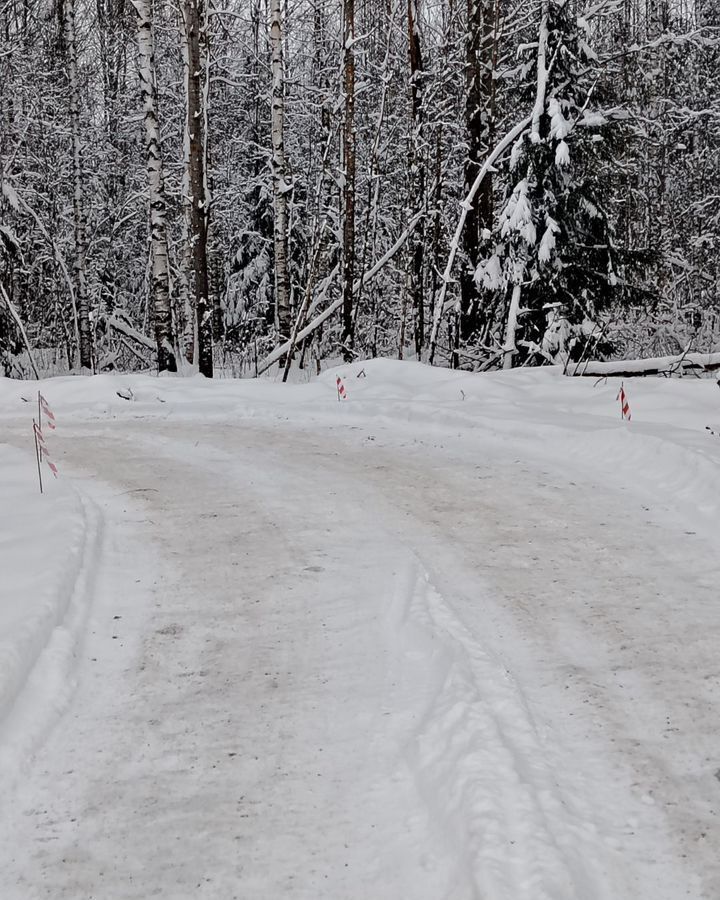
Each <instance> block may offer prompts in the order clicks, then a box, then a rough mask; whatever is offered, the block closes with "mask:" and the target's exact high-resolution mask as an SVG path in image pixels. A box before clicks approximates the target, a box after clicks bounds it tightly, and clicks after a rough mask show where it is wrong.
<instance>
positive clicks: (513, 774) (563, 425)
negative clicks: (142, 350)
mask: <svg viewBox="0 0 720 900" xmlns="http://www.w3.org/2000/svg"><path fill="white" fill-rule="evenodd" d="M337 373H339V374H341V375H342V376H343V377H344V379H345V385H346V389H347V393H348V400H347V401H344V402H338V400H337V394H336V388H335V376H336V374H337ZM618 386H619V382H617V381H613V380H612V379H610V380H608V381H600V382H596V381H595V380H594V379H568V378H563V377H562V376H561V374H560V373H559V372H557V371H554V370H540V371H533V372H531V371H519V372H510V373H504V374H498V375H486V376H472V375H467V374H459V373H453V372H448V371H445V370H437V369H430V368H427V367H423V366H420V365H416V364H412V363H397V362H390V361H382V360H378V361H374V362H372V363H363V364H356V365H353V366H349V367H340V368H338V369H337V370H332V371H328V372H327V373H325V374H324V375H323V376H321V377H320V378H319V379H317V380H313V381H310V382H309V383H307V384H295V385H281V384H275V383H272V381H270V380H267V381H260V382H251V381H240V382H238V381H220V382H216V383H210V382H206V381H203V380H201V379H180V378H162V379H156V378H155V379H154V378H147V377H139V376H133V377H126V376H100V377H96V378H92V379H87V378H64V379H52V380H49V381H47V382H44V383H43V384H42V385H41V389H42V391H43V393H44V395H45V396H46V397H47V399H48V400H49V402H50V404H51V406H52V407H53V409H54V411H55V414H56V416H57V420H58V428H57V431H56V432H55V433H53V434H52V436H51V437H50V438H49V442H51V444H52V449H53V452H54V459H55V461H56V462H57V464H58V467H59V469H60V478H59V479H58V481H57V482H55V481H53V479H52V478H51V476H50V473H49V472H47V473H46V479H45V482H46V487H47V491H46V493H45V494H44V495H43V496H42V497H40V496H39V494H38V493H37V486H36V481H34V480H33V479H36V469H35V458H34V451H33V448H32V437H31V428H30V426H31V419H32V409H33V408H34V399H35V397H36V391H37V385H35V384H30V383H18V382H10V381H0V436H1V437H0V498H1V501H2V513H3V515H2V518H1V519H0V573H2V574H1V578H0V625H1V626H2V630H1V631H0V763H1V766H0V797H1V798H2V805H1V806H0V897H2V898H3V900H32V898H36V897H38V898H39V897H48V898H68V900H69V898H73V900H76V898H81V897H98V898H103V900H115V898H118V900H119V898H137V900H139V898H143V900H145V898H148V897H153V896H161V897H167V898H173V900H185V898H188V900H189V898H201V897H207V898H217V900H226V898H233V897H236V898H242V900H275V898H281V897H282V898H285V897H287V898H292V900H300V898H302V900H345V898H347V900H360V898H372V900H397V898H408V900H410V898H412V900H471V898H473V900H475V898H480V900H679V898H685V897H688V898H708V900H717V898H718V897H719V896H720V823H719V822H718V812H720V744H719V743H718V735H719V733H720V661H719V660H720V656H719V655H718V650H719V648H720V640H719V639H720V604H719V603H718V584H720V553H719V552H718V551H719V550H720V546H719V545H720V529H719V528H718V525H720V437H718V436H717V435H713V434H711V432H710V431H708V430H707V427H710V428H712V429H713V430H714V431H716V432H720V391H719V390H718V387H717V385H716V383H715V382H714V381H713V380H710V379H708V380H694V379H692V380H691V379H685V380H669V379H654V380H649V379H648V380H640V379H633V380H631V381H627V382H626V385H625V386H626V390H627V393H628V397H629V401H630V405H631V410H632V415H633V419H632V422H630V423H626V422H622V421H621V420H620V415H619V405H618V403H617V401H616V395H617V391H618ZM118 391H119V392H120V393H122V394H123V395H124V397H120V396H118V393H117V392H118ZM126 398H129V399H126Z"/></svg>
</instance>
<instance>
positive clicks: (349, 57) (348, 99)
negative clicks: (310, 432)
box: [342, 0, 355, 361]
mask: <svg viewBox="0 0 720 900" xmlns="http://www.w3.org/2000/svg"><path fill="white" fill-rule="evenodd" d="M343 13H344V16H343V45H344V60H343V87H344V90H345V119H344V122H343V169H344V180H343V192H342V193H343V274H342V296H343V332H342V344H343V354H344V356H345V359H346V360H348V361H349V360H351V359H352V356H353V354H352V347H353V344H354V331H355V329H354V321H353V305H354V304H353V296H354V280H355V49H354V43H355V0H344V5H343Z"/></svg>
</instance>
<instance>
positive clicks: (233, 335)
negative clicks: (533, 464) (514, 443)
mask: <svg viewBox="0 0 720 900" xmlns="http://www.w3.org/2000/svg"><path fill="white" fill-rule="evenodd" d="M0 34H1V35H2V37H1V38H0V363H1V364H2V365H1V367H0V373H3V374H5V375H7V376H11V377H20V378H22V377H32V376H33V375H35V376H37V377H41V376H44V375H48V374H60V373H69V372H70V373H71V372H78V373H79V372H103V371H111V370H122V371H130V370H137V371H160V372H163V371H169V372H175V371H181V372H199V373H200V374H202V375H205V376H207V377H212V376H213V375H229V376H248V377H252V376H255V375H258V374H262V373H263V372H265V371H268V370H274V371H276V372H279V373H283V375H284V377H285V378H287V377H288V373H289V371H290V369H291V367H305V368H308V369H310V370H311V371H312V372H315V371H318V372H319V371H320V369H321V366H322V363H323V360H329V359H338V358H343V359H344V360H346V361H351V360H355V359H359V358H370V357H375V356H386V357H394V358H400V359H415V360H420V361H423V362H429V363H432V364H435V365H440V366H449V367H452V368H460V369H466V370H469V371H486V370H490V369H497V368H512V367H516V366H528V365H530V366H537V365H545V364H553V363H554V364H557V363H560V364H564V365H565V366H567V365H568V363H569V362H570V361H576V362H577V361H588V362H589V361H590V360H593V361H602V360H617V359H623V360H628V359H637V358H639V357H665V356H670V357H674V358H681V357H682V356H683V355H685V354H689V353H695V352H702V353H711V352H713V351H720V303H719V300H720V256H719V250H720V2H718V0H518V2H515V3H511V2H509V0H244V2H238V0H221V2H218V0H178V2H176V3H175V2H168V0H94V2H87V0H0ZM273 367H274V369H273Z"/></svg>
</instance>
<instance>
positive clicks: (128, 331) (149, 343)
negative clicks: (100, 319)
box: [105, 316, 157, 353]
mask: <svg viewBox="0 0 720 900" xmlns="http://www.w3.org/2000/svg"><path fill="white" fill-rule="evenodd" d="M105 323H106V324H107V325H108V326H109V327H110V328H114V329H115V331H119V332H120V334H124V335H125V337H127V338H130V340H132V341H135V342H136V343H138V344H142V346H143V347H147V348H148V350H152V351H153V353H157V344H156V343H155V341H153V340H152V338H149V337H148V336H147V335H146V334H143V333H142V331H138V330H137V328H133V326H132V325H131V324H130V323H129V322H126V321H125V320H124V319H120V318H118V316H105Z"/></svg>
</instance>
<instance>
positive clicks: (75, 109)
mask: <svg viewBox="0 0 720 900" xmlns="http://www.w3.org/2000/svg"><path fill="white" fill-rule="evenodd" d="M64 13H65V21H64V23H63V25H64V31H65V43H66V48H67V57H68V59H67V62H68V87H69V91H70V126H71V131H72V147H73V182H74V184H73V220H74V231H75V257H74V260H73V274H74V276H75V277H74V281H75V298H76V304H77V318H78V333H79V336H80V340H79V343H80V346H79V348H78V350H79V356H80V367H81V368H83V369H87V370H89V371H92V368H93V357H92V334H91V330H90V304H89V300H88V288H87V264H86V256H87V235H86V231H87V225H86V220H85V198H84V192H83V170H82V141H81V136H80V84H79V81H78V68H77V38H76V33H75V0H64Z"/></svg>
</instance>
